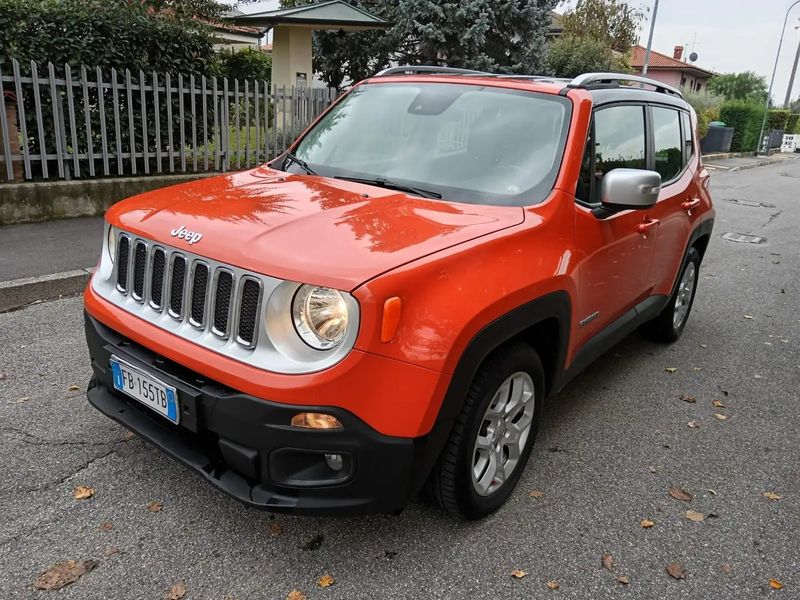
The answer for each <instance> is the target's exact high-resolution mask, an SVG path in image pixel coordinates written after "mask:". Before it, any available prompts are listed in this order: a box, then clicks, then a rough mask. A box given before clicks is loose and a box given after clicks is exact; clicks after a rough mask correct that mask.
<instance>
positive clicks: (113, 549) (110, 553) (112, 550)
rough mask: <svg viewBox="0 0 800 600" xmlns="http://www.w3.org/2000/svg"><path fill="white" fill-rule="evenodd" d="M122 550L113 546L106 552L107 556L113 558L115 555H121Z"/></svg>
mask: <svg viewBox="0 0 800 600" xmlns="http://www.w3.org/2000/svg"><path fill="white" fill-rule="evenodd" d="M119 553H120V549H119V548H117V547H116V546H111V548H109V549H108V550H106V556H113V555H114V554H119Z"/></svg>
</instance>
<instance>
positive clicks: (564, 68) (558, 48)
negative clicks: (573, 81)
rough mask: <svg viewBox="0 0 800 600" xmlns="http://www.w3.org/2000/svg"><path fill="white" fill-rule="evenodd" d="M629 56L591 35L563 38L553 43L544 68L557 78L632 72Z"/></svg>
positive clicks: (548, 50)
mask: <svg viewBox="0 0 800 600" xmlns="http://www.w3.org/2000/svg"><path fill="white" fill-rule="evenodd" d="M627 58H628V57H627V56H626V55H624V54H621V53H619V52H615V51H613V50H612V49H611V48H610V47H608V46H607V45H605V44H604V43H603V42H601V41H599V40H596V39H594V38H591V37H569V36H565V37H561V38H558V39H556V40H553V41H552V42H550V45H549V47H548V49H547V58H546V61H545V64H546V66H545V68H546V69H547V72H548V73H550V74H551V75H554V76H556V77H569V78H572V77H576V76H578V75H581V74H583V73H592V72H598V71H600V72H602V71H613V72H617V73H629V72H630V70H631V69H630V65H629V64H628V60H627Z"/></svg>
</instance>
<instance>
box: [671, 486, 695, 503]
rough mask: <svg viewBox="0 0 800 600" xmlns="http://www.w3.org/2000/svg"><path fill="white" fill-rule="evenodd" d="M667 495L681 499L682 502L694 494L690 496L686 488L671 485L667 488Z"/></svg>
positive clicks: (687, 500)
mask: <svg viewBox="0 0 800 600" xmlns="http://www.w3.org/2000/svg"><path fill="white" fill-rule="evenodd" d="M668 493H669V495H670V496H672V497H673V498H675V500H683V501H684V502H689V501H690V500H691V499H692V498H694V496H692V495H691V494H690V493H689V492H687V491H686V490H684V489H682V488H679V487H675V486H673V487H671V488H669V492H668Z"/></svg>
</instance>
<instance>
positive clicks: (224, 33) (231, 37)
mask: <svg viewBox="0 0 800 600" xmlns="http://www.w3.org/2000/svg"><path fill="white" fill-rule="evenodd" d="M243 14H244V13H243V12H242V11H240V10H237V9H235V8H231V9H228V10H226V11H225V13H223V15H222V17H223V19H231V18H234V17H237V16H240V15H243ZM211 27H212V28H213V29H214V49H215V50H244V49H245V48H259V47H260V46H261V38H262V37H263V36H264V29H263V28H262V27H247V26H243V25H234V24H233V23H230V22H228V21H223V22H221V23H212V24H211Z"/></svg>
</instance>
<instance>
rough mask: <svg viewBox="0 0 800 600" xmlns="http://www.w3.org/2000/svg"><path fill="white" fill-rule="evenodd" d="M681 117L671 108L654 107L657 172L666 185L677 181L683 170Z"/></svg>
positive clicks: (654, 143)
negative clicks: (676, 178) (674, 180)
mask: <svg viewBox="0 0 800 600" xmlns="http://www.w3.org/2000/svg"><path fill="white" fill-rule="evenodd" d="M680 118H681V115H680V113H679V112H678V111H677V110H674V109H671V108H661V107H658V106H654V107H653V147H654V149H655V170H656V171H658V173H660V174H661V181H663V182H664V183H666V182H668V181H671V180H673V179H675V177H677V176H678V174H679V173H680V172H681V170H682V169H683V148H682V146H683V143H684V142H683V140H682V139H681V137H682V136H681V124H680V123H681V121H680Z"/></svg>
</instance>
